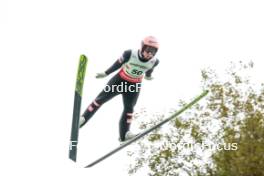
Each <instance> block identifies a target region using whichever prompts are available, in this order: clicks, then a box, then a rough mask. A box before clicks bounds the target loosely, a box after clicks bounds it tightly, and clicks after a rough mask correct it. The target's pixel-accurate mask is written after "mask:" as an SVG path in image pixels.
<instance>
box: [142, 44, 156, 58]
mask: <svg viewBox="0 0 264 176" xmlns="http://www.w3.org/2000/svg"><path fill="white" fill-rule="evenodd" d="M144 51H145V52H146V53H151V54H152V55H153V56H154V55H155V54H156V52H157V51H158V50H157V48H154V47H151V46H146V47H145V48H144Z"/></svg>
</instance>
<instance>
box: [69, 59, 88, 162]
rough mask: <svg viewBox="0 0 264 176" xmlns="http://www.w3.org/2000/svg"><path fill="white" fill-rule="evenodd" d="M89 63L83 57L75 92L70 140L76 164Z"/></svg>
mask: <svg viewBox="0 0 264 176" xmlns="http://www.w3.org/2000/svg"><path fill="white" fill-rule="evenodd" d="M87 62H88V59H87V57H86V56H85V55H81V56H80V60H79V65H78V72H77V78H76V85H75V92H74V105H73V116H72V126H71V138H70V146H69V158H70V159H71V160H73V161H74V162H76V158H77V144H78V135H79V118H80V111H81V102H82V91H83V84H84V78H85V72H86V66H87Z"/></svg>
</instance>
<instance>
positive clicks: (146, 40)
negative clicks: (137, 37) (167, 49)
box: [141, 36, 159, 50]
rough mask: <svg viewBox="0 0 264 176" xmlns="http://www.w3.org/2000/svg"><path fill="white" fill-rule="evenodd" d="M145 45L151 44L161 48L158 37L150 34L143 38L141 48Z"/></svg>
mask: <svg viewBox="0 0 264 176" xmlns="http://www.w3.org/2000/svg"><path fill="white" fill-rule="evenodd" d="M144 46H151V47H153V48H156V49H157V50H158V49H159V42H158V41H157V39H156V38H155V37H153V36H148V37H145V38H144V39H143V40H142V46H141V49H143V47H144Z"/></svg>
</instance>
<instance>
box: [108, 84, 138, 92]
mask: <svg viewBox="0 0 264 176" xmlns="http://www.w3.org/2000/svg"><path fill="white" fill-rule="evenodd" d="M140 88H141V83H136V84H127V82H121V84H119V85H111V86H110V85H106V86H105V88H104V91H105V92H119V93H124V92H139V91H140Z"/></svg>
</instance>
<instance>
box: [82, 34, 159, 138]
mask: <svg viewBox="0 0 264 176" xmlns="http://www.w3.org/2000/svg"><path fill="white" fill-rule="evenodd" d="M158 49H159V43H158V41H157V39H156V38H155V37H153V36H148V37H146V38H144V39H143V40H142V43H141V48H140V49H138V50H126V51H124V52H123V54H122V56H121V57H120V58H119V59H118V60H117V61H116V62H115V63H114V64H113V65H112V66H111V67H110V68H108V69H107V70H106V71H105V72H102V73H97V75H96V78H104V77H106V76H108V75H110V74H111V73H113V72H114V71H116V70H119V71H118V73H117V74H116V75H114V76H113V77H112V78H111V79H110V80H109V82H108V83H107V85H106V86H105V88H104V89H103V90H102V91H101V93H99V95H98V96H97V97H96V98H95V99H94V101H93V102H92V103H91V104H90V105H89V106H88V108H87V109H86V110H85V112H84V113H83V115H82V116H81V117H80V127H83V126H84V125H85V124H86V123H87V122H88V121H89V120H90V119H91V117H92V116H93V115H94V114H95V112H96V111H97V110H98V109H99V108H100V107H101V106H102V105H103V104H104V103H105V102H107V101H108V100H110V99H112V98H113V97H115V96H116V95H119V94H121V95H122V98H123V112H122V115H121V118H120V121H119V136H120V141H126V140H129V139H131V138H133V137H135V135H134V134H133V133H132V132H130V130H129V129H130V125H131V122H132V116H133V111H134V106H135V105H136V103H137V99H138V96H139V93H140V89H141V82H142V79H143V77H144V78H145V79H146V80H152V79H153V77H152V72H153V70H154V68H155V67H156V66H157V65H158V64H159V60H158V59H157V58H156V57H155V55H156V53H157V51H158Z"/></svg>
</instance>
